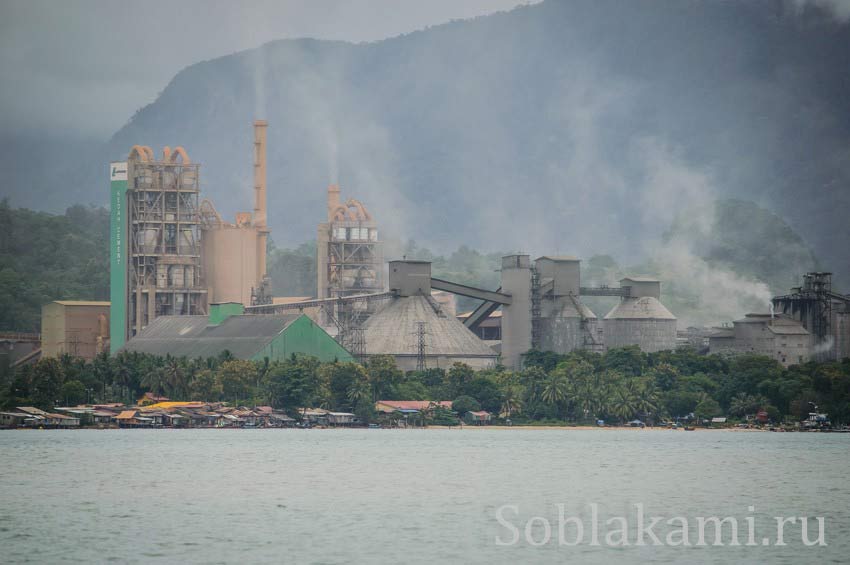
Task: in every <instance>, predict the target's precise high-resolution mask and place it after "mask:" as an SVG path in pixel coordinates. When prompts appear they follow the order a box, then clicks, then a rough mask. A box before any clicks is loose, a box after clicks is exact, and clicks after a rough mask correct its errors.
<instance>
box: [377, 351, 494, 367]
mask: <svg viewBox="0 0 850 565" xmlns="http://www.w3.org/2000/svg"><path fill="white" fill-rule="evenodd" d="M371 356H372V355H368V354H367V355H364V356H363V357H364V359H365V360H368V359H369V357H371ZM392 357H393V359H395V364H396V366H397V367H398V368H399V369H401V370H402V371H405V372H407V371H415V370H416V367H417V363H418V358H417V356H416V355H405V354H393V355H392ZM455 363H464V364H465V365H469V366H470V367H472V368H473V369H475V370H476V371H480V370H484V369H492V368H493V367H494V366H495V365H496V354H495V353H494V354H493V355H492V356H488V357H475V356H472V355H460V356H452V355H426V356H425V367H426V368H427V369H445V370H446V371H448V370H449V369H451V367H452V365H453V364H455Z"/></svg>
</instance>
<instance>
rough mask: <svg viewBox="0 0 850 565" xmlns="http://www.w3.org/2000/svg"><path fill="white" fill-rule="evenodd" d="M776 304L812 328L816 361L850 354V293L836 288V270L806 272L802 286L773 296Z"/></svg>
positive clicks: (778, 308)
mask: <svg viewBox="0 0 850 565" xmlns="http://www.w3.org/2000/svg"><path fill="white" fill-rule="evenodd" d="M773 307H774V308H775V309H776V311H780V312H782V313H784V314H787V315H788V316H789V317H791V318H793V319H795V320H798V321H799V322H800V323H801V324H802V325H803V327H804V328H806V329H807V330H808V331H809V333H810V334H811V335H812V339H813V343H812V359H813V360H815V361H834V360H839V359H844V358H845V357H850V295H846V294H841V293H839V292H836V291H834V290H833V289H832V273H820V272H819V273H806V274H805V275H804V276H803V285H802V286H798V287H795V288H792V289H791V293H790V294H786V295H784V296H776V297H774V298H773Z"/></svg>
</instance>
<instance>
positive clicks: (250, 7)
mask: <svg viewBox="0 0 850 565" xmlns="http://www.w3.org/2000/svg"><path fill="white" fill-rule="evenodd" d="M525 3H533V2H523V1H520V0H360V1H355V0H253V1H247V0H241V1H238V2H236V1H233V0H171V1H167V2H166V1H162V0H144V1H142V2H130V1H127V0H0V77H2V80H0V134H6V135H9V134H16V133H24V132H29V133H32V132H34V131H45V129H47V128H50V129H51V130H52V131H53V133H54V134H57V133H61V132H62V131H70V132H75V133H79V134H84V135H91V136H98V137H108V136H109V135H111V134H112V133H113V132H114V131H115V130H117V129H118V128H119V127H121V126H122V125H123V124H124V123H125V122H126V121H127V120H128V119H129V117H130V116H131V115H132V114H133V112H135V110H137V109H138V108H140V107H142V106H144V105H145V104H148V103H150V102H153V100H154V99H155V98H156V96H157V94H158V93H159V92H161V91H162V90H163V89H164V88H165V86H166V85H167V84H168V81H169V80H171V78H172V77H173V76H174V75H175V74H176V73H177V72H178V71H180V69H182V68H184V67H185V66H187V65H190V64H192V63H195V62H198V61H202V60H205V59H211V58H214V57H218V56H221V55H226V54H229V53H233V52H235V51H240V50H243V49H248V48H251V47H256V46H258V45H261V44H263V43H265V42H267V41H271V40H274V39H285V38H295V37H314V38H319V39H341V40H347V41H353V42H361V41H375V40H379V39H383V38H387V37H392V36H395V35H399V34H402V33H407V32H410V31H414V30H417V29H422V28H424V27H427V26H430V25H435V24H440V23H444V22H447V21H450V20H452V19H461V18H471V17H475V16H478V15H483V14H488V13H492V12H496V11H500V10H508V9H510V8H513V7H514V6H516V5H518V4H525Z"/></svg>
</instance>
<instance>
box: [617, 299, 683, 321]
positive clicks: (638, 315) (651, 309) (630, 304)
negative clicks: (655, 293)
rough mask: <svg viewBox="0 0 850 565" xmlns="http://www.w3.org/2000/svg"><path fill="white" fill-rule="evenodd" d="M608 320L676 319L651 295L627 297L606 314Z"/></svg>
mask: <svg viewBox="0 0 850 565" xmlns="http://www.w3.org/2000/svg"><path fill="white" fill-rule="evenodd" d="M605 319H606V320H631V319H640V320H675V319H676V316H674V315H673V314H671V313H670V310H668V309H667V308H666V307H665V306H664V305H663V304H661V303H660V302H659V301H658V300H656V299H655V298H653V297H651V296H642V297H640V298H625V299H623V300H622V301H621V302H620V303H619V304H618V305H617V306H615V307H614V308H613V309H612V310H611V311H610V312H608V314H607V315H606V316H605Z"/></svg>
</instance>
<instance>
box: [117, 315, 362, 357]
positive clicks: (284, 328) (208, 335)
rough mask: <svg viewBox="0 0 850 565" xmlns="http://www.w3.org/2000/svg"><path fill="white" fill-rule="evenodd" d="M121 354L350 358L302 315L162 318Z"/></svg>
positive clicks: (126, 346) (141, 333)
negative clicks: (214, 319) (216, 319)
mask: <svg viewBox="0 0 850 565" xmlns="http://www.w3.org/2000/svg"><path fill="white" fill-rule="evenodd" d="M121 351H134V352H138V353H149V354H151V355H160V356H165V355H171V356H173V357H191V358H195V357H216V356H218V355H219V354H221V353H222V352H223V351H229V352H230V353H231V354H232V355H233V356H234V357H235V358H237V359H262V358H263V357H269V358H270V359H284V358H286V357H288V356H289V355H291V354H293V353H298V354H304V355H313V356H315V357H318V358H319V359H322V360H323V361H332V360H334V359H339V360H340V361H350V360H352V357H351V354H350V353H348V351H346V350H345V349H344V348H343V347H342V346H340V345H339V344H338V343H337V342H336V341H335V340H334V339H333V338H332V337H331V336H330V335H328V333H327V332H325V331H324V330H323V329H322V328H320V327H319V326H318V325H316V324H315V323H314V322H313V321H312V320H311V319H310V318H308V317H307V316H305V315H304V314H288V315H236V316H229V317H227V318H226V319H224V320H222V321H221V322H220V323H219V324H210V320H209V318H208V317H207V316H160V317H158V318H156V319H155V320H154V321H153V323H152V324H150V325H148V327H146V328H145V329H144V330H142V331H141V332H140V333H139V335H137V336H135V337H133V338H132V339H131V340H130V341H128V342H127V344H126V345H125V346H124V347H122V348H121Z"/></svg>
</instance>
